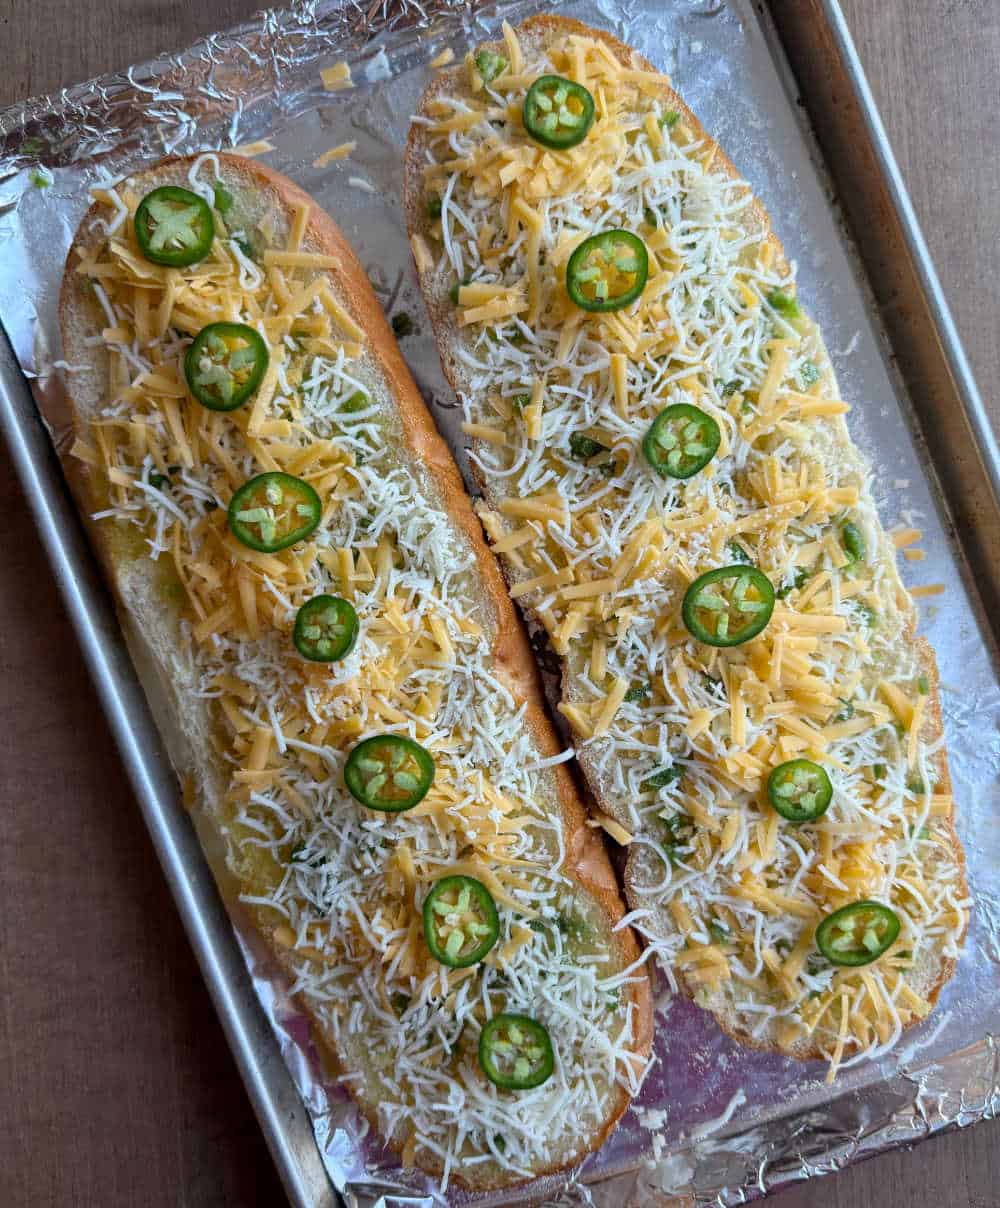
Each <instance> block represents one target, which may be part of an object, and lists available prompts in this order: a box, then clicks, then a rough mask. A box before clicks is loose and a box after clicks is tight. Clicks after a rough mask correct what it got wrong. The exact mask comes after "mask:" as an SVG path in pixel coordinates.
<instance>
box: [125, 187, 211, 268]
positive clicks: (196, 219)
mask: <svg viewBox="0 0 1000 1208" xmlns="http://www.w3.org/2000/svg"><path fill="white" fill-rule="evenodd" d="M134 225H135V238H136V242H137V243H138V244H139V251H140V252H142V254H143V256H145V258H146V259H147V260H149V261H151V262H152V263H153V264H165V265H167V266H168V267H170V268H184V267H185V266H187V265H189V264H194V263H196V262H197V261H198V260H204V258H205V257H206V256H207V255H208V252H209V250H210V248H211V246H212V240H213V239H214V238H215V219H214V218H213V217H212V210H211V207H210V206H209V204H208V202H207V201H206V200H205V199H204V198H203V197H199V196H198V194H197V193H192V192H191V190H190V189H181V188H179V187H177V186H176V185H162V186H161V187H160V188H159V189H153V191H152V192H151V193H147V194H146V196H145V197H144V198H143V199H142V201H140V202H139V205H138V206H137V207H136V211H135V220H134Z"/></svg>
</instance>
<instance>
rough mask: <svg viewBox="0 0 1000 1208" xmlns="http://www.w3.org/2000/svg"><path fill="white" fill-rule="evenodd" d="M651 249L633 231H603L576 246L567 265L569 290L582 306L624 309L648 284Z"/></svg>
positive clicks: (599, 310)
mask: <svg viewBox="0 0 1000 1208" xmlns="http://www.w3.org/2000/svg"><path fill="white" fill-rule="evenodd" d="M648 276H649V253H648V252H647V251H646V245H645V244H644V243H643V241H642V240H641V239H640V238H639V236H638V235H633V233H632V232H631V231H624V230H613V231H603V232H602V233H601V234H600V235H591V237H590V238H589V239H585V240H584V241H583V243H581V244H580V246H579V247H578V248H576V249H575V250H574V252H573V254H572V255H571V256H570V258H569V262H568V263H567V265H566V292H567V293H568V294H569V297H570V301H572V302H573V303H574V304H575V305H577V306H579V307H580V309H581V310H586V311H591V312H592V313H595V314H606V313H607V312H608V311H612V310H621V309H622V307H623V306H628V305H629V303H631V302H634V301H635V300H636V298H638V297H639V295H640V294H641V293H642V291H643V289H645V287H646V279H647V277H648Z"/></svg>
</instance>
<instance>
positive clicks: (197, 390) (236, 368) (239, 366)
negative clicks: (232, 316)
mask: <svg viewBox="0 0 1000 1208" xmlns="http://www.w3.org/2000/svg"><path fill="white" fill-rule="evenodd" d="M269 360H270V354H269V353H268V351H267V344H266V343H265V342H264V338H263V336H261V334H260V332H259V331H255V330H254V329H253V328H252V327H248V326H247V325H246V324H245V323H209V325H208V326H207V327H203V328H202V329H201V331H199V332H198V334H197V335H196V336H195V338H194V340H193V341H192V342H191V344H190V345H189V347H188V350H187V352H186V353H185V354H184V377H185V378H186V379H187V384H188V389H189V390H190V391H191V393H192V394H193V395H194V397H195V398H196V399H197V400H198V402H199V403H201V405H202V406H203V407H207V408H208V409H209V411H235V410H236V408H237V407H242V406H243V404H244V403H245V402H246V401H247V399H248V398H249V397H250V396H251V394H253V392H254V391H255V390H256V389H257V387H258V386H259V385H260V383H261V379H262V378H263V376H264V374H265V373H266V372H267V366H268V362H269Z"/></svg>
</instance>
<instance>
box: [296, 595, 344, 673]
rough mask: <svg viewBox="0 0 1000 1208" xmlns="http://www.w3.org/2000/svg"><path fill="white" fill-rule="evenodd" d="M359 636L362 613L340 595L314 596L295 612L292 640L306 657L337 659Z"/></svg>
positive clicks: (319, 660)
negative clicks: (360, 614)
mask: <svg viewBox="0 0 1000 1208" xmlns="http://www.w3.org/2000/svg"><path fill="white" fill-rule="evenodd" d="M357 640H358V614H357V613H356V612H355V611H354V608H353V606H352V605H351V604H349V603H348V602H347V601H346V600H342V599H341V598H340V596H313V598H312V599H311V600H307V601H306V602H305V604H303V605H302V607H301V608H300V609H299V611H298V612H297V613H296V614H295V628H294V629H293V630H292V641H293V642H294V643H295V649H296V650H297V651H298V652H299V654H301V655H302V657H303V658H304V659H310V660H311V661H312V662H314V663H334V662H336V661H337V659H342V658H343V657H344V655H345V654H349V653H350V651H351V649H352V647H353V646H354V643H355V642H356V641H357Z"/></svg>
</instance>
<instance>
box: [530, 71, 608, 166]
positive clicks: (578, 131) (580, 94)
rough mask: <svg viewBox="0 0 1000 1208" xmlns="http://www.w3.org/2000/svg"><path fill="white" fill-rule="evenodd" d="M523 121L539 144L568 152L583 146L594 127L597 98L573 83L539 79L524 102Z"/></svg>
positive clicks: (563, 80) (555, 78)
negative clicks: (588, 133) (580, 144)
mask: <svg viewBox="0 0 1000 1208" xmlns="http://www.w3.org/2000/svg"><path fill="white" fill-rule="evenodd" d="M521 119H522V121H523V122H524V129H525V131H526V132H527V134H528V135H529V136H530V137H531V138H533V139H534V140H535V142H536V143H541V145H542V146H543V147H549V148H550V149H551V150H553V151H566V150H568V149H569V148H570V147H575V146H576V145H577V144H578V143H582V142H583V140H584V139H585V138H586V137H587V132H588V131H589V130H590V127H591V126H592V125H593V124H594V98H593V97H592V96H591V94H590V93H589V92H588V91H587V89H586V88H584V86H583V85H582V84H577V83H575V82H574V81H573V80H567V79H564V78H563V77H562V76H557V75H544V76H539V77H538V79H537V80H535V82H534V83H533V84H532V85H531V87H530V88H529V89H528V92H527V95H526V96H525V98H524V107H523V109H522V110H521Z"/></svg>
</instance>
